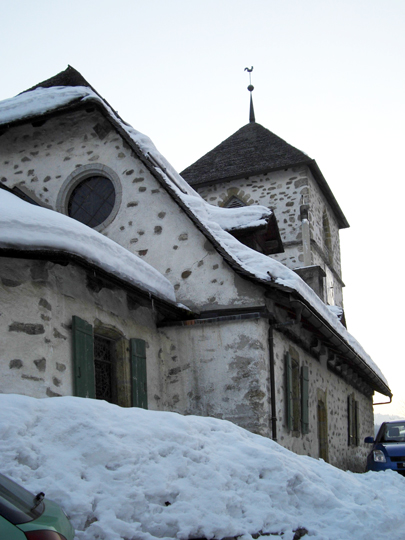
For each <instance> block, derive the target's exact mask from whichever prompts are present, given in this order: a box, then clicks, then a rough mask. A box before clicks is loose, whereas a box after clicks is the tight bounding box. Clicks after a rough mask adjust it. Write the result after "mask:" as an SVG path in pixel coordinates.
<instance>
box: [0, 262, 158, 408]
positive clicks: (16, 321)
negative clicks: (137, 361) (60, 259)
mask: <svg viewBox="0 0 405 540" xmlns="http://www.w3.org/2000/svg"><path fill="white" fill-rule="evenodd" d="M0 305H1V313H0V334H1V336H2V338H1V342H0V392H2V393H9V392H12V393H21V394H25V395H30V396H33V397H38V398H43V397H47V396H48V397H52V396H59V395H62V396H66V395H73V366H72V317H73V315H77V316H79V317H81V318H83V319H85V320H86V321H87V322H88V323H90V324H92V325H93V327H94V328H95V329H97V328H100V327H103V328H104V329H111V330H115V331H116V332H117V333H119V334H120V335H121V336H122V338H124V339H130V338H141V339H144V340H145V341H146V357H147V381H148V399H149V408H151V409H158V408H159V396H160V394H161V393H162V392H163V388H162V376H161V373H160V364H159V361H158V359H159V354H160V357H161V356H162V353H160V352H159V351H162V350H164V348H165V347H164V345H163V344H164V341H165V337H164V336H162V335H160V334H158V332H157V330H156V323H155V316H156V314H155V313H154V312H153V311H152V308H146V307H141V306H139V305H137V304H136V303H134V301H133V299H132V300H131V299H129V298H128V296H127V293H125V292H124V291H122V290H120V289H119V288H117V287H114V288H111V289H107V288H103V289H101V290H100V291H99V292H97V291H96V290H93V289H92V288H91V286H89V285H88V284H87V276H86V272H85V271H84V270H83V269H81V268H79V267H76V266H72V265H68V266H61V265H57V264H53V263H50V262H46V261H26V260H23V259H11V258H1V259H0ZM128 355H129V352H128ZM164 360H165V361H166V358H165V359H164Z"/></svg>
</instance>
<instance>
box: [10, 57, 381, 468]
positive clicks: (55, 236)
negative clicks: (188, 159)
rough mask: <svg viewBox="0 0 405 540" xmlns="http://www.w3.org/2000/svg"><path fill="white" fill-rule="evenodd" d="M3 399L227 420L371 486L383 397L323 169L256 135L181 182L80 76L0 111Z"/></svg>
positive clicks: (233, 142)
mask: <svg viewBox="0 0 405 540" xmlns="http://www.w3.org/2000/svg"><path fill="white" fill-rule="evenodd" d="M0 156H1V159H0V305H1V310H0V333H1V337H2V339H1V345H0V392H17V393H22V394H27V395H30V396H34V397H38V398H43V397H57V396H63V395H76V396H79V397H84V398H86V397H87V398H95V399H105V400H107V401H110V402H112V403H116V404H118V405H120V406H138V407H144V408H149V409H152V410H165V411H173V412H178V413H181V414H194V415H203V416H213V417H216V418H222V419H225V420H229V421H231V422H234V423H236V424H238V425H239V426H241V427H243V428H246V429H248V430H250V431H252V432H255V433H258V434H260V435H263V436H265V437H270V438H273V439H274V440H276V441H277V442H279V443H280V444H281V445H283V446H285V447H286V448H289V449H290V450H292V451H294V452H297V453H299V454H306V455H309V456H312V457H315V458H322V459H324V460H326V461H329V462H330V463H332V464H333V465H336V466H338V467H341V468H344V469H351V470H354V471H361V470H363V469H364V462H365V456H366V454H367V451H368V449H367V448H366V446H365V445H364V444H363V442H362V441H363V439H364V437H365V436H367V435H370V434H372V433H373V395H374V392H379V393H381V394H383V395H385V396H387V397H388V398H391V391H390V389H389V386H388V383H387V381H386V379H385V378H384V376H383V374H382V373H381V371H380V369H379V368H378V366H377V365H376V364H375V363H374V362H373V360H372V359H371V358H370V357H369V356H368V354H367V353H366V352H365V351H364V349H363V348H362V347H361V345H360V344H359V343H358V342H357V341H356V340H355V338H354V337H353V336H351V335H350V334H349V332H348V331H347V329H346V326H345V319H344V312H343V297H342V288H343V282H342V278H341V267H340V245H339V229H340V228H345V227H348V223H347V220H346V218H345V216H344V214H343V212H342V210H341V209H340V207H339V205H338V203H337V201H336V199H335V198H334V196H333V194H332V192H331V190H330V188H329V187H328V184H327V183H326V180H325V178H324V177H323V175H322V173H321V171H320V169H319V167H318V166H317V164H316V162H315V161H314V160H312V159H310V158H309V157H308V156H306V155H305V154H304V153H302V152H300V151H299V150H297V149H295V148H293V147H292V146H290V145H289V144H287V143H286V142H285V141H283V140H282V139H280V138H279V137H277V136H276V135H274V134H273V133H271V132H270V131H268V130H267V129H265V128H264V127H262V126H261V125H260V124H258V123H256V122H255V120H254V116H253V117H251V121H250V122H249V124H248V125H246V126H244V127H242V128H241V129H240V130H239V131H237V132H236V133H235V134H234V135H231V137H229V138H228V139H227V140H226V141H224V142H223V143H221V144H220V145H219V146H218V147H216V148H214V150H212V151H211V152H209V153H208V154H207V155H205V156H203V157H202V158H201V159H200V160H198V161H197V162H196V163H194V164H193V165H191V166H190V167H188V168H187V169H186V170H185V171H183V173H182V175H180V174H178V173H177V172H176V171H175V170H174V169H173V167H172V166H171V165H170V163H169V162H168V161H167V160H166V159H165V158H164V157H163V156H162V155H161V154H160V153H159V152H158V151H157V150H156V148H155V147H154V145H153V143H152V142H151V141H150V139H148V137H146V136H145V135H143V134H141V133H139V132H137V131H136V130H135V129H134V128H132V127H131V126H130V125H128V124H127V123H126V122H125V121H124V120H123V119H122V118H121V117H120V116H119V115H118V113H116V112H115V110H114V109H113V108H112V107H111V106H110V105H109V104H108V103H107V101H106V100H105V99H103V98H102V97H101V95H100V94H99V93H98V92H97V91H96V90H95V89H94V88H93V87H92V86H91V85H90V84H89V83H88V82H87V81H86V80H85V79H84V78H83V77H82V75H81V74H80V73H78V72H77V71H76V70H74V69H73V68H72V67H68V68H67V69H66V70H65V71H63V72H61V73H59V74H57V75H56V76H55V77H52V78H51V79H48V80H46V81H44V82H42V83H40V84H37V85H35V86H34V87H33V88H30V89H29V90H26V91H25V92H23V93H21V94H19V95H18V96H16V97H14V98H10V99H8V100H5V101H3V102H0Z"/></svg>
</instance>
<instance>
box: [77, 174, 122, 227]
mask: <svg viewBox="0 0 405 540" xmlns="http://www.w3.org/2000/svg"><path fill="white" fill-rule="evenodd" d="M114 203H115V189H114V185H113V183H112V182H111V180H109V179H108V178H106V177H105V176H90V177H89V178H86V179H85V180H83V181H82V182H80V184H78V185H77V186H76V187H75V189H74V190H73V191H72V194H71V196H70V199H69V203H68V214H69V216H70V217H72V218H74V219H77V221H80V222H81V223H84V224H85V225H88V226H89V227H97V225H100V223H103V221H105V220H106V219H107V218H108V216H109V215H110V214H111V212H112V210H113V208H114Z"/></svg>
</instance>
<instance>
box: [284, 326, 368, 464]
mask: <svg viewBox="0 0 405 540" xmlns="http://www.w3.org/2000/svg"><path fill="white" fill-rule="evenodd" d="M274 341H275V364H276V389H277V430H278V437H277V438H278V442H279V443H280V444H281V445H282V446H284V447H285V448H288V449H289V450H292V451H293V452H295V453H297V454H302V455H310V456H312V457H318V456H319V434H318V417H317V414H318V413H317V406H318V400H319V399H325V400H326V405H327V428H328V451H329V462H330V463H331V464H332V465H335V466H336V467H339V468H341V469H348V470H352V471H355V472H363V471H364V469H365V462H366V457H367V454H368V452H369V451H370V448H369V446H367V445H365V444H364V443H363V441H364V437H367V436H368V435H372V434H373V432H374V431H373V430H374V427H373V424H374V421H373V407H372V400H371V398H368V397H366V396H365V395H364V394H362V393H361V392H359V391H358V390H355V389H354V388H353V387H352V386H351V385H349V384H348V383H346V382H345V381H344V380H343V379H341V378H340V377H338V376H337V375H335V374H334V373H332V372H331V371H330V370H329V369H328V368H327V366H326V361H325V362H324V361H322V360H321V361H317V360H316V359H314V358H312V357H311V356H310V355H309V354H308V353H306V352H305V351H304V350H303V349H302V348H301V347H299V346H297V345H295V344H292V343H291V341H289V340H288V339H287V338H286V337H285V336H284V335H283V334H281V333H278V332H275V339H274ZM286 352H289V353H290V354H291V356H292V357H294V358H296V359H297V361H298V364H299V367H301V366H302V365H307V366H308V367H309V433H307V434H302V433H301V432H300V431H297V432H290V431H289V430H288V429H287V415H286V388H285V385H286V382H285V363H284V362H285V360H284V359H285V354H286ZM353 394H354V398H355V400H356V401H358V403H359V413H360V430H361V431H360V434H359V445H358V446H351V447H349V446H348V404H347V399H348V396H349V395H353Z"/></svg>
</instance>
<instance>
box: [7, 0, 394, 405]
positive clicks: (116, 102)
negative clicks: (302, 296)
mask: <svg viewBox="0 0 405 540" xmlns="http://www.w3.org/2000/svg"><path fill="white" fill-rule="evenodd" d="M0 7H1V22H0V25H1V32H0V50H1V51H2V54H1V55H0V72H1V74H2V78H1V84H0V99H5V98H8V97H12V96H14V95H16V94H17V93H19V92H21V91H23V90H25V89H27V88H29V87H31V86H33V85H34V84H36V83H38V82H40V81H42V80H44V79H47V78H49V77H51V76H53V75H55V74H56V73H58V72H60V71H62V70H64V69H65V68H66V67H67V65H68V64H70V65H72V66H73V67H74V68H76V69H77V70H78V71H80V73H81V74H82V75H83V76H84V77H85V78H86V79H87V80H88V82H89V83H90V84H91V85H92V86H94V87H95V88H96V90H97V91H98V92H99V93H100V94H101V95H102V96H103V97H104V98H105V99H107V101H108V102H109V103H110V104H111V105H112V107H113V108H114V109H116V110H118V112H119V114H120V115H121V116H122V117H123V118H124V119H125V120H126V121H127V122H128V123H130V124H131V125H132V126H133V127H134V128H135V129H137V130H139V131H142V132H143V133H146V134H147V135H148V136H149V137H151V139H152V140H153V142H154V143H155V144H156V146H157V147H158V149H159V150H160V152H161V153H162V154H163V155H164V156H165V157H166V158H167V159H168V160H169V161H170V162H171V163H172V164H173V166H174V167H175V168H176V169H177V170H178V171H181V170H183V169H184V168H185V167H187V166H188V165H190V164H191V163H193V162H194V161H195V160H196V159H198V158H199V157H201V156H202V155H204V154H205V153H206V152H207V151H209V150H211V149H212V148H213V147H214V146H216V145H217V144H219V143H220V142H221V141H222V140H224V139H226V138H227V137H228V136H230V135H231V134H232V133H234V132H235V131H236V130H238V129H239V128H240V127H242V126H243V125H245V124H246V123H247V122H248V120H249V117H248V111H249V92H248V91H247V89H246V87H247V86H248V84H249V78H248V75H247V73H246V72H245V71H244V68H245V67H250V66H254V71H253V73H252V84H253V85H254V87H255V90H254V92H253V98H254V106H255V113H256V121H257V122H259V123H260V124H262V125H263V126H264V127H266V128H268V129H270V131H273V132H274V133H276V134H277V135H279V136H280V137H282V138H284V139H285V140H286V141H287V142H289V143H290V144H292V145H293V146H295V147H297V148H299V149H300V150H302V151H304V152H306V153H307V154H308V155H309V156H310V157H311V158H314V159H316V161H317V163H318V165H319V167H320V168H321V170H322V172H323V174H324V176H325V178H326V180H327V182H328V183H329V186H330V187H331V189H332V191H333V192H334V194H335V196H336V198H337V200H338V202H339V204H340V206H341V208H342V210H343V212H344V213H345V215H346V218H347V219H348V221H349V223H350V225H351V227H350V228H349V229H346V230H343V231H341V245H342V271H343V280H344V282H345V284H346V288H345V290H344V307H345V311H346V319H347V323H348V329H349V331H350V332H351V333H352V334H353V335H354V336H355V337H356V338H357V339H358V341H359V342H360V343H361V344H362V345H363V347H364V348H365V350H366V351H367V352H368V353H369V354H370V355H371V356H372V358H373V360H374V361H375V362H376V363H377V364H378V365H379V367H380V368H381V370H382V371H383V373H384V375H385V376H386V377H387V379H388V382H389V384H390V387H391V390H392V391H393V393H394V401H393V404H392V405H390V406H378V407H376V408H375V412H378V413H386V414H402V415H404V416H405V392H404V391H403V390H402V386H403V384H402V382H403V380H404V378H405V362H404V352H403V347H402V344H401V338H402V335H403V334H404V332H403V326H404V323H403V321H402V309H401V308H402V306H403V305H404V304H405V293H404V287H403V282H404V277H403V257H402V256H401V253H402V249H401V247H402V244H403V230H404V223H403V209H402V202H403V199H404V194H405V189H404V183H405V173H404V168H403V166H402V163H401V161H402V160H401V158H402V155H403V152H404V143H405V140H404V139H405V137H404V132H403V126H404V123H405V105H404V96H405V72H404V58H405V32H404V26H405V2H404V0H339V1H337V0H333V1H330V0H305V1H303V0H249V1H248V0H215V1H214V0H204V1H196V0H148V1H145V0H142V1H141V0H114V1H110V0H80V1H78V0H70V1H69V2H67V1H63V2H62V1H60V0H36V1H35V2H33V1H32V0H14V1H13V2H10V1H7V0H0ZM378 397H381V396H375V398H376V399H378ZM384 400H385V398H383V401H384Z"/></svg>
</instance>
